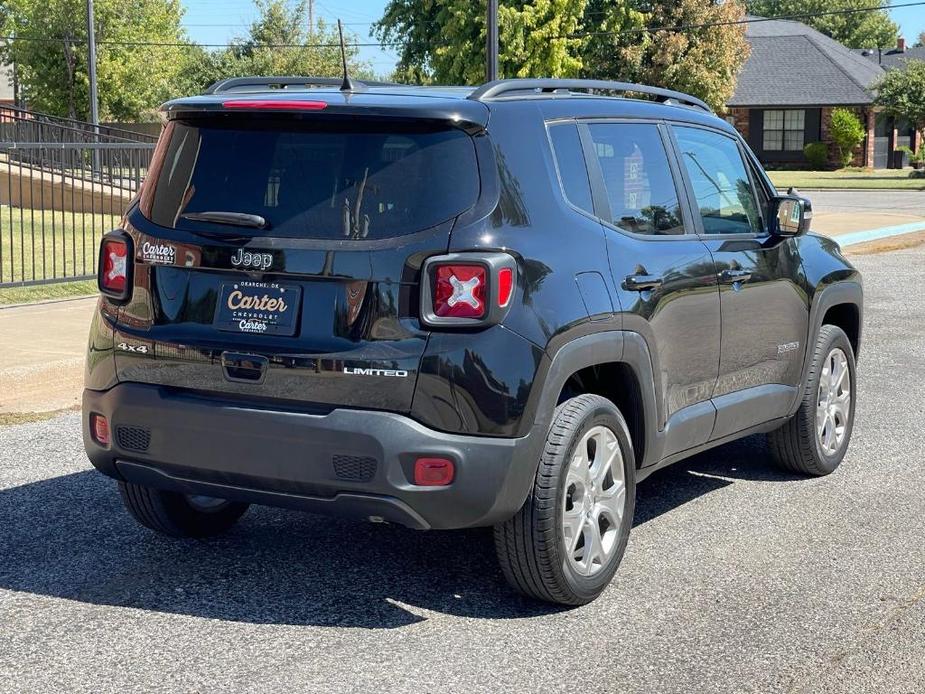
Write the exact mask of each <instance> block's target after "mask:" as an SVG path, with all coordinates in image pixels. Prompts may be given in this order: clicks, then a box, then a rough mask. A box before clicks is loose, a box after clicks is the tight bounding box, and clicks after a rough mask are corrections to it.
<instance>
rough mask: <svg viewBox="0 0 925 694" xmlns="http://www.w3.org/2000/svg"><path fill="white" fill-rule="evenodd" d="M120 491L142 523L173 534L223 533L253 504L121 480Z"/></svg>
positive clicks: (130, 510) (158, 530) (202, 534)
mask: <svg viewBox="0 0 925 694" xmlns="http://www.w3.org/2000/svg"><path fill="white" fill-rule="evenodd" d="M119 492H120V493H121V494H122V501H123V503H124V504H125V508H126V509H128V512H129V513H131V514H132V516H134V517H135V520H137V521H138V522H139V523H141V524H142V525H143V526H145V527H146V528H150V529H151V530H154V531H155V532H158V533H161V534H162V535H167V536H169V537H212V536H214V535H221V534H222V533H224V532H226V531H227V530H228V529H229V528H231V526H233V525H234V524H235V523H237V521H238V519H239V518H240V517H241V516H242V515H244V512H245V511H247V509H248V506H249V504H244V503H240V502H237V501H221V500H218V499H216V500H213V502H206V501H198V499H199V497H188V496H186V495H185V494H178V493H177V492H168V491H163V490H160V489H152V488H151V487H143V486H141V485H139V484H132V483H131V482H119Z"/></svg>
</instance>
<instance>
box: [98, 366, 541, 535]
mask: <svg viewBox="0 0 925 694" xmlns="http://www.w3.org/2000/svg"><path fill="white" fill-rule="evenodd" d="M91 413H98V414H101V415H104V416H105V417H106V418H107V419H108V421H109V427H110V432H111V436H110V437H111V439H112V443H111V446H110V447H108V448H106V447H103V446H100V445H99V444H97V443H96V442H95V441H94V440H93V439H92V438H91V436H90V432H89V417H90V414H91ZM83 437H84V447H85V449H86V451H87V456H88V457H89V458H90V461H91V462H92V463H93V465H94V466H95V467H96V468H97V469H98V470H100V471H101V472H103V473H105V474H107V475H109V476H110V477H113V478H116V479H119V480H124V481H128V482H136V483H139V484H145V485H148V486H151V487H157V488H161V489H167V490H172V491H178V492H183V493H187V494H205V495H209V496H217V497H221V498H227V499H234V500H238V501H247V502H251V503H257V504H266V505H271V506H282V507H289V508H298V509H302V510H307V511H313V512H319V513H330V514H336V515H346V516H353V517H358V518H366V519H370V520H384V521H389V522H394V523H399V524H401V525H406V526H409V527H413V528H421V529H425V528H465V527H473V526H482V525H492V524H494V523H497V522H499V521H502V520H505V519H506V518H509V517H510V516H512V515H513V514H514V513H516V512H517V510H518V509H519V508H520V506H521V505H522V504H523V502H524V499H525V498H526V495H527V492H528V490H529V489H530V487H531V485H532V484H533V477H534V475H535V472H536V463H537V460H538V455H539V445H541V444H542V440H541V439H542V438H544V437H540V436H537V435H536V432H535V431H534V432H531V433H530V434H529V435H528V436H525V437H522V438H516V439H510V438H489V437H476V436H457V435H451V434H444V433H442V432H439V431H435V430H432V429H428V428H427V427H424V426H422V425H421V424H419V423H417V422H415V421H413V420H411V419H409V418H407V417H404V416H401V415H397V414H393V413H388V412H375V411H366V410H346V409H338V410H334V411H332V412H330V413H329V414H323V415H319V414H308V413H303V412H296V411H284V410H278V409H269V408H266V407H263V406H262V405H253V404H241V403H240V402H238V401H231V400H223V399H221V398H214V397H210V396H203V395H198V394H193V393H190V392H184V391H177V390H173V389H169V388H164V387H160V386H153V385H143V384H133V383H124V384H120V385H117V386H115V387H113V388H112V389H110V390H107V391H93V390H85V391H84V396H83ZM538 443H539V445H538ZM419 457H443V458H449V459H451V460H453V461H454V463H455V466H456V474H455V478H454V481H453V483H452V484H450V485H448V486H446V487H419V486H415V485H414V484H412V480H413V466H414V461H415V459H417V458H419Z"/></svg>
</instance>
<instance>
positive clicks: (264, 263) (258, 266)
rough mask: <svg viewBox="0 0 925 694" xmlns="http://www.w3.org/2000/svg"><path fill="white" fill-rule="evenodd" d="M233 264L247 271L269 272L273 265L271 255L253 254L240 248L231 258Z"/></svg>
mask: <svg viewBox="0 0 925 694" xmlns="http://www.w3.org/2000/svg"><path fill="white" fill-rule="evenodd" d="M231 264H232V265H234V266H235V267H240V268H244V269H247V270H269V269H270V267H271V266H272V265H273V255H272V254H271V253H251V252H250V251H245V250H244V249H243V248H239V249H238V250H237V251H235V253H234V255H233V256H231Z"/></svg>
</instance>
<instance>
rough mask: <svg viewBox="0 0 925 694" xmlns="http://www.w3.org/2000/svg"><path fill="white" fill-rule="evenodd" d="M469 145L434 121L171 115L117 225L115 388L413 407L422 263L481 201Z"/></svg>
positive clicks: (420, 339) (313, 405)
mask: <svg viewBox="0 0 925 694" xmlns="http://www.w3.org/2000/svg"><path fill="white" fill-rule="evenodd" d="M476 149H477V147H476V143H475V141H474V138H473V137H472V135H471V133H469V132H466V131H464V130H463V129H460V128H458V127H454V126H453V125H452V124H448V123H446V122H440V121H439V120H436V119H433V118H430V119H426V120H422V119H414V118H364V117H362V116H345V115H339V116H337V117H331V115H319V114H315V113H303V114H298V115H295V114H288V113H279V112H276V111H270V112H259V113H258V112H253V111H247V110H245V111H243V112H239V111H237V110H236V111H235V112H234V113H229V112H227V111H223V112H220V113H216V112H209V111H204V112H202V113H198V114H197V113H187V114H183V113H181V114H177V115H175V116H174V117H173V118H172V119H171V120H170V121H168V123H167V126H166V127H165V130H164V133H163V135H162V137H161V140H160V141H159V143H158V147H157V150H156V152H155V155H154V158H153V161H152V164H151V168H150V170H149V175H148V178H147V180H146V181H145V184H144V187H143V191H142V194H141V196H140V199H139V200H138V202H137V204H136V205H135V206H134V207H133V208H132V209H131V210H130V212H129V214H128V215H127V217H126V224H125V231H126V232H127V233H128V235H129V236H130V237H131V243H132V246H133V248H132V250H131V251H130V252H131V253H132V254H133V257H134V269H133V278H132V279H131V283H132V286H133V290H132V292H131V296H130V298H129V300H128V301H127V303H126V304H125V305H124V306H123V307H122V309H121V311H120V313H119V319H118V325H117V326H116V339H115V343H116V367H117V372H118V376H119V380H120V381H123V382H125V381H130V382H142V383H151V384H160V385H164V386H170V387H175V388H183V389H190V390H195V391H199V392H202V393H212V394H215V393H220V394H223V395H228V396H242V397H246V398H247V400H248V401H250V402H254V400H255V399H257V400H260V399H266V400H272V401H286V402H289V403H291V404H293V405H294V406H297V407H298V406H302V407H304V408H306V409H308V410H312V409H321V410H324V409H330V408H332V407H336V406H357V407H366V408H375V409H384V410H391V411H407V410H409V409H410V407H411V398H412V395H413V392H414V384H415V378H416V374H417V369H418V365H419V362H420V359H421V355H422V354H423V352H424V349H425V347H426V342H427V339H428V332H427V331H426V330H425V329H424V328H422V326H421V324H420V322H419V320H418V295H419V290H418V282H419V275H420V267H421V263H422V261H423V260H424V258H426V257H428V256H430V255H434V254H435V253H442V252H445V251H446V249H447V245H448V240H449V234H450V232H451V230H452V228H453V225H454V223H455V222H456V220H457V219H458V217H459V216H460V215H461V214H463V213H465V212H466V211H467V210H470V211H471V210H472V208H473V207H474V206H475V205H476V203H477V202H478V200H479V195H480V175H479V161H478V156H477V154H476ZM277 404H278V402H277Z"/></svg>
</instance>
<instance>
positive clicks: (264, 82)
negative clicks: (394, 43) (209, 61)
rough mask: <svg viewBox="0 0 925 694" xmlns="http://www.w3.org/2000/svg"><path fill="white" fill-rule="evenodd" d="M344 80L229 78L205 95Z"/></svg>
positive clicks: (388, 84)
mask: <svg viewBox="0 0 925 694" xmlns="http://www.w3.org/2000/svg"><path fill="white" fill-rule="evenodd" d="M343 82H344V80H343V79H342V78H340V77H300V76H296V75H292V76H288V77H229V78H228V79H224V80H219V81H218V82H216V83H215V84H213V85H212V86H211V87H209V88H208V89H206V91H205V93H206V94H221V93H223V92H237V91H248V90H254V89H260V88H265V89H272V88H277V89H288V88H289V87H305V88H310V87H340V86H341V85H342V84H343ZM353 84H354V86H355V87H357V88H358V89H360V90H362V89H365V88H366V87H391V86H396V85H395V83H394V82H375V81H366V82H359V81H357V80H353Z"/></svg>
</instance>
